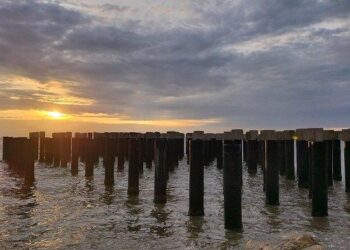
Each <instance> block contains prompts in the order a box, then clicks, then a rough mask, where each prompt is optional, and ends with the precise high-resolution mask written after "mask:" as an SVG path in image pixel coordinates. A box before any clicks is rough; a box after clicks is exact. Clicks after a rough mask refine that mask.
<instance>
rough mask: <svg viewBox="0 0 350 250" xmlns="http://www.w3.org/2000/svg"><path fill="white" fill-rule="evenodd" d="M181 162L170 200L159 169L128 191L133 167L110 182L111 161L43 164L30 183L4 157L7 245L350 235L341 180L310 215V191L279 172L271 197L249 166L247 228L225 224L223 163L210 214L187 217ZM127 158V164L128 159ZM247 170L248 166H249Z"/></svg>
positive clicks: (349, 210) (215, 174) (1, 217)
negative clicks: (158, 187) (157, 192)
mask: <svg viewBox="0 0 350 250" xmlns="http://www.w3.org/2000/svg"><path fill="white" fill-rule="evenodd" d="M184 162H185V161H183V162H181V163H180V166H179V167H178V168H175V170H174V171H173V172H172V173H171V174H170V181H169V185H168V202H167V204H165V205H155V204H154V203H153V185H154V183H153V181H154V172H153V169H152V170H149V169H145V170H144V173H143V175H142V176H141V179H140V195H139V196H128V195H127V173H128V169H127V166H126V168H125V169H124V170H123V171H121V172H117V168H115V171H116V172H115V185H114V187H106V186H105V185H104V168H103V167H102V166H101V165H100V166H98V167H97V168H95V176H94V177H93V178H89V179H86V178H85V176H84V166H83V165H80V166H79V175H78V176H74V177H73V176H71V175H70V169H69V168H52V167H46V166H44V165H37V166H36V181H35V182H34V183H33V185H24V182H23V180H21V179H20V178H18V177H17V176H16V175H13V174H11V173H10V172H9V171H8V170H7V168H6V167H4V166H3V164H0V165H1V166H0V242H1V243H0V247H1V248H44V249H48V248H54V249H55V248H79V249H82V248H83V249H91V248H101V249H106V248H108V249H110V248H124V249H135V248H147V249H148V248H157V249H159V248H160V249H166V248H169V247H172V248H180V249H184V248H195V249H196V248H207V249H213V248H232V247H241V246H242V245H243V244H244V242H245V241H247V240H248V239H250V238H255V239H264V238H266V237H268V236H269V235H270V234H271V233H273V232H288V231H299V232H313V233H315V234H316V235H317V236H318V237H319V238H320V239H321V240H322V241H324V242H327V243H328V244H329V245H331V244H333V245H332V247H333V248H334V249H339V248H340V247H342V246H344V241H346V242H347V241H348V240H349V236H348V231H347V230H348V228H349V227H350V220H349V216H350V196H349V195H346V194H345V193H344V186H343V184H342V183H335V185H334V187H332V188H331V189H330V191H329V200H330V202H329V203H330V205H329V210H330V211H329V213H330V216H329V217H328V218H312V217H311V216H310V213H311V211H310V200H309V199H308V191H307V190H306V189H299V188H298V187H297V185H296V182H291V181H286V180H284V178H283V177H281V179H280V189H281V190H280V192H281V196H280V203H281V205H280V206H279V207H271V206H266V205H265V196H264V193H263V192H262V173H261V171H260V170H259V171H258V174H257V175H256V176H248V174H247V172H246V171H244V176H243V181H244V187H243V188H244V190H243V197H242V202H243V204H242V207H243V223H244V225H243V226H244V228H243V232H241V233H239V232H231V231H227V230H225V229H224V226H223V196H222V192H223V191H222V170H217V169H216V166H215V164H213V165H212V166H209V167H205V199H204V202H205V216H204V217H202V218H201V217H199V218H198V217H193V218H191V217H188V216H187V213H188V174H189V172H188V166H186V165H185V164H184ZM126 165H127V164H126ZM244 170H246V167H245V166H244Z"/></svg>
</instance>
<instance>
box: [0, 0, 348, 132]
mask: <svg viewBox="0 0 350 250" xmlns="http://www.w3.org/2000/svg"><path fill="white" fill-rule="evenodd" d="M53 112H59V113H53ZM349 114H350V1H349V0H328V1H327V0H304V1H301V0H293V1H291V0H259V1H256V0H231V1H226V0H191V1H190V0H186V1H185V0H143V1H130V0H108V1H107V0H106V1H105V0H89V1H83V0H55V1H40V0H27V1H25V0H15V1H14V0H0V134H21V133H26V132H27V130H39V129H44V130H47V131H59V130H63V131H64V130H75V131H79V130H81V131H86V130H96V131H102V130H106V131H112V130H114V131H118V130H122V131H125V130H141V131H145V130H151V131H152V130H160V131H163V130H169V129H172V130H174V129H177V130H181V131H189V130H193V129H199V128H202V129H205V130H208V131H221V130H223V129H229V128H244V129H248V128H275V129H281V128H298V127H328V128H341V127H349V124H350V115H349Z"/></svg>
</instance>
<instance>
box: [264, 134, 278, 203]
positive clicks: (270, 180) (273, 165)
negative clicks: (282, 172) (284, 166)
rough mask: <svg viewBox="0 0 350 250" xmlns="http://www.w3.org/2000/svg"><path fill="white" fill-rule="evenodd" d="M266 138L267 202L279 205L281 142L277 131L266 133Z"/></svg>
mask: <svg viewBox="0 0 350 250" xmlns="http://www.w3.org/2000/svg"><path fill="white" fill-rule="evenodd" d="M263 139H265V140H266V174H265V176H266V177H265V180H266V191H265V193H266V204H268V205H279V162H278V161H279V157H278V153H279V145H278V144H279V143H278V141H277V140H276V132H272V131H271V132H268V133H265V135H264V137H263Z"/></svg>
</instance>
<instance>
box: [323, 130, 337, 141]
mask: <svg viewBox="0 0 350 250" xmlns="http://www.w3.org/2000/svg"><path fill="white" fill-rule="evenodd" d="M337 132H338V131H334V130H324V131H323V140H325V141H332V140H336V139H338V137H339V133H337Z"/></svg>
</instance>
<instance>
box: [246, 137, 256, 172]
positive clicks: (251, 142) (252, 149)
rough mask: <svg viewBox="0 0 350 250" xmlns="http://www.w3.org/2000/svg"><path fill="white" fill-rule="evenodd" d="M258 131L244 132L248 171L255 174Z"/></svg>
mask: <svg viewBox="0 0 350 250" xmlns="http://www.w3.org/2000/svg"><path fill="white" fill-rule="evenodd" d="M257 139H258V131H257V130H250V131H248V132H247V133H246V140H247V165H248V173H250V174H256V172H257V167H258V141H257Z"/></svg>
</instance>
